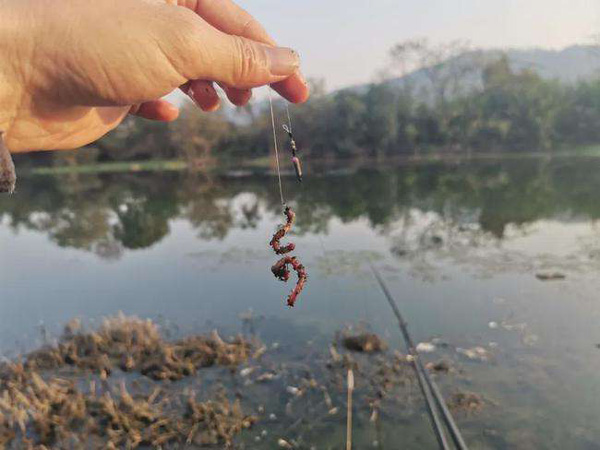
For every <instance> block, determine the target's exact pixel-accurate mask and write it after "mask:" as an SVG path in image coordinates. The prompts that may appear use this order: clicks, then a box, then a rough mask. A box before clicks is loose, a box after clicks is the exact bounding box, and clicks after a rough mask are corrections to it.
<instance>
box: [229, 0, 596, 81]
mask: <svg viewBox="0 0 600 450" xmlns="http://www.w3.org/2000/svg"><path fill="white" fill-rule="evenodd" d="M239 4H240V5H242V6H243V7H244V8H246V9H247V10H248V11H249V12H250V13H252V14H253V15H254V16H255V17H257V18H258V19H259V20H260V21H261V22H262V23H263V24H264V25H265V27H266V28H267V29H268V30H269V31H270V32H271V34H272V35H273V36H274V37H275V38H276V39H277V40H278V41H279V42H280V43H281V44H282V45H287V46H290V47H293V48H295V49H297V50H298V51H299V52H300V55H301V56H302V61H303V65H304V68H305V70H304V71H305V73H306V74H307V75H308V76H315V77H324V78H325V79H326V82H327V88H328V89H335V88H339V87H342V86H347V85H351V84H358V83H364V82H368V81H371V80H372V79H373V78H374V76H375V74H376V72H377V70H379V69H381V68H383V66H384V65H385V61H386V57H387V52H388V50H389V48H390V47H391V46H392V45H393V44H394V43H396V42H399V41H402V40H405V39H410V38H417V37H427V38H429V39H430V40H431V41H432V42H444V41H450V40H454V39H463V40H469V41H470V42H471V43H472V44H473V45H475V46H478V47H532V46H542V47H551V48H562V47H565V46H568V45H571V44H575V43H590V42H591V41H592V36H593V35H596V34H600V1H599V0H493V1H492V0H411V1H407V0H370V1H369V0H343V1H342V0H287V1H285V0H284V1H281V0H279V1H275V0H239Z"/></svg>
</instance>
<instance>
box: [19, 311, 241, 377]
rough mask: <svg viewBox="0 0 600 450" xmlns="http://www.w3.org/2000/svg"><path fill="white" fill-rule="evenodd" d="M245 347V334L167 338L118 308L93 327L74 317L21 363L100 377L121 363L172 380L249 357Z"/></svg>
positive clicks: (126, 366)
mask: <svg viewBox="0 0 600 450" xmlns="http://www.w3.org/2000/svg"><path fill="white" fill-rule="evenodd" d="M249 350H250V344H249V343H248V342H247V341H245V340H244V339H243V338H241V337H238V338H236V339H234V340H233V341H232V342H225V341H223V339H221V337H220V336H219V335H218V334H217V332H213V333H212V334H211V335H210V336H193V337H189V338H186V339H182V340H180V341H176V342H166V341H164V340H163V338H162V336H161V334H160V332H159V330H158V327H157V326H156V325H155V324H154V323H153V322H152V321H150V320H141V319H138V318H136V317H126V316H124V315H122V314H120V315H118V316H116V317H113V318H108V319H105V320H104V322H103V323H102V325H101V326H100V328H99V329H98V331H96V332H82V331H81V327H80V325H79V323H78V322H77V321H72V322H70V323H69V325H67V327H66V328H65V332H64V333H63V336H62V337H61V339H60V341H59V343H58V345H56V346H54V347H44V348H42V349H40V350H37V351H35V352H33V353H30V354H29V355H28V356H27V357H26V359H25V363H24V364H25V367H26V368H27V369H28V370H49V369H58V368H60V367H63V366H73V367H76V368H79V369H90V370H92V371H94V372H97V373H99V374H100V375H101V376H102V377H103V378H105V377H108V376H109V375H110V374H111V372H112V371H113V369H114V367H119V368H120V369H121V370H123V371H126V372H130V371H140V372H141V373H142V374H144V375H146V376H148V377H150V378H152V379H154V380H166V379H169V380H172V381H175V380H180V379H181V378H183V377H186V376H189V375H192V374H194V373H195V372H196V370H197V369H199V368H202V367H209V366H212V365H215V364H219V365H228V366H235V365H238V364H239V363H241V362H243V361H245V360H246V359H248V356H249Z"/></svg>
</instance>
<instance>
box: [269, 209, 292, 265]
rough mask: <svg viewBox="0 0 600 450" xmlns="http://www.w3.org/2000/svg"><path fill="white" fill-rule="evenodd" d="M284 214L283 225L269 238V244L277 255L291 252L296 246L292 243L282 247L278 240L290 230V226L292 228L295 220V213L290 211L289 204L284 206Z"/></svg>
mask: <svg viewBox="0 0 600 450" xmlns="http://www.w3.org/2000/svg"><path fill="white" fill-rule="evenodd" d="M284 214H285V217H286V219H287V220H286V222H285V225H283V226H282V227H281V228H279V230H277V231H276V232H275V234H274V235H273V239H271V242H270V243H269V245H270V246H271V247H273V250H275V253H277V254H278V255H284V254H285V253H289V252H292V251H294V249H295V248H296V245H295V244H292V243H289V244H288V245H285V246H283V247H282V246H281V243H280V242H279V241H280V240H281V239H283V237H284V236H285V235H286V234H287V232H288V231H290V228H292V225H293V224H294V220H296V213H295V212H294V211H292V208H290V207H289V206H287V207H286V208H285V210H284Z"/></svg>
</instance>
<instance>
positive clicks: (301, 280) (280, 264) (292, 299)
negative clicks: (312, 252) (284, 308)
mask: <svg viewBox="0 0 600 450" xmlns="http://www.w3.org/2000/svg"><path fill="white" fill-rule="evenodd" d="M288 264H289V265H291V266H292V269H294V270H295V271H296V273H297V274H298V281H297V282H296V287H295V288H294V290H293V291H292V292H291V294H290V295H289V296H288V299H287V304H288V306H289V307H294V305H295V304H296V300H297V298H298V295H300V292H302V289H304V284H305V283H306V278H307V275H306V269H305V268H304V266H303V265H302V264H301V263H300V261H298V259H297V258H296V257H295V256H284V257H283V258H281V259H280V260H279V261H277V262H276V263H275V264H274V265H273V267H271V272H273V275H275V277H276V278H278V279H280V280H281V281H288V280H289V279H290V270H289V269H288Z"/></svg>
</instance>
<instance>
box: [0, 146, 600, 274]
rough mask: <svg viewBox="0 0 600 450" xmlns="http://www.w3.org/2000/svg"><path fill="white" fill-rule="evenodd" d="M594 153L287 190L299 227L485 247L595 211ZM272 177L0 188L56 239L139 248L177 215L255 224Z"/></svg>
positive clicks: (112, 249) (24, 221) (416, 249)
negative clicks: (358, 225) (357, 229)
mask: <svg viewBox="0 0 600 450" xmlns="http://www.w3.org/2000/svg"><path fill="white" fill-rule="evenodd" d="M598 173H600V162H599V161H595V160H585V159H582V158H579V159H577V158H571V159H554V160H542V159H530V160H527V159H520V160H497V161H486V162H468V163H461V164H458V163H457V164H426V165H425V164H423V165H409V166H403V167H396V168H391V167H388V168H385V169H381V170H376V169H360V170H357V171H355V172H353V173H349V174H343V175H342V174H339V173H337V174H336V173H331V174H327V173H314V176H309V177H308V179H307V182H306V183H304V185H303V187H302V189H298V190H295V193H294V195H291V197H290V198H289V201H290V202H292V203H293V204H294V205H295V207H296V211H297V214H298V223H297V228H296V232H297V233H299V234H307V233H315V234H325V233H327V232H328V231H329V230H328V227H329V225H330V222H331V220H332V219H333V218H336V219H338V220H339V221H341V222H342V223H350V222H353V221H357V220H359V219H366V220H367V221H368V223H369V225H370V227H371V228H373V229H374V230H375V231H376V232H377V233H379V234H381V235H384V236H389V238H390V246H391V252H392V253H393V254H394V255H395V256H397V257H398V258H400V259H405V260H411V261H413V262H416V261H420V262H422V263H423V264H425V263H426V255H432V254H436V255H437V256H439V255H440V254H444V255H446V256H448V255H449V254H450V253H454V254H456V256H455V257H459V256H460V254H461V252H463V251H464V249H465V248H469V249H476V248H478V247H486V248H489V247H490V246H491V247H494V246H497V245H498V244H499V243H500V242H502V241H503V240H505V239H506V237H507V235H508V234H507V230H508V229H511V230H513V231H514V230H521V232H525V231H526V230H527V225H528V224H532V223H534V222H535V221H538V220H540V219H550V218H553V219H558V220H560V221H563V222H568V221H574V220H580V219H581V220H595V219H597V218H598V217H600V202H598V201H597V192H598V191H600V177H598ZM272 187H273V179H272V177H271V176H268V175H265V174H261V173H257V174H254V175H250V176H245V177H238V176H228V175H226V174H223V175H212V176H210V177H209V176H205V175H196V174H190V173H187V172H181V173H135V174H125V175H123V174H101V175H67V176H61V177H60V178H58V177H50V176H29V177H23V181H22V183H21V184H20V185H19V192H18V193H17V194H16V195H14V196H12V197H2V198H0V219H2V220H3V223H5V224H7V225H8V226H9V227H10V228H12V229H13V230H15V231H17V230H19V229H28V230H35V231H39V232H41V233H45V234H47V235H48V236H49V238H50V239H51V240H52V241H53V242H55V243H56V244H57V245H59V246H61V247H72V248H77V249H82V250H86V251H89V252H93V253H95V254H97V255H98V256H100V257H102V258H118V257H120V256H121V255H122V254H123V252H124V251H125V250H135V249H142V248H147V247H150V246H152V245H154V244H156V243H158V242H160V241H161V240H162V239H164V237H165V236H167V235H168V234H169V226H170V223H171V222H172V221H173V220H175V219H179V220H185V221H187V222H189V224H190V225H191V226H192V227H193V228H194V229H196V230H197V235H198V237H199V238H200V239H202V240H214V239H218V240H222V239H224V238H225V237H226V236H227V235H228V234H229V232H230V231H231V230H232V229H247V228H256V227H257V225H258V223H259V222H260V221H261V220H262V219H263V218H264V217H265V216H269V215H271V216H273V217H278V216H279V214H280V213H281V211H280V210H281V205H280V203H279V200H278V193H277V192H276V190H274V189H272Z"/></svg>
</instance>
